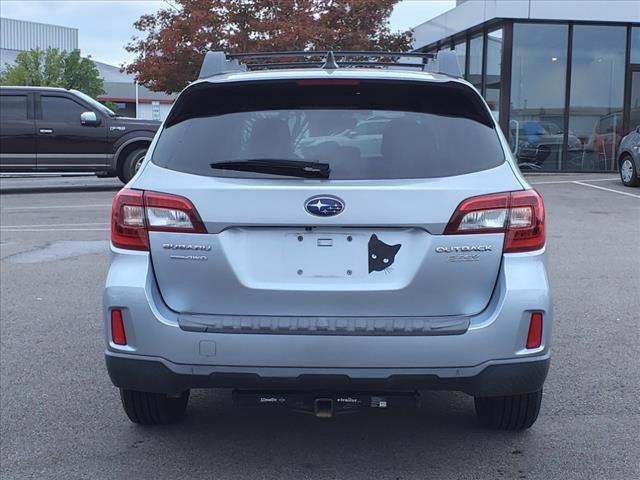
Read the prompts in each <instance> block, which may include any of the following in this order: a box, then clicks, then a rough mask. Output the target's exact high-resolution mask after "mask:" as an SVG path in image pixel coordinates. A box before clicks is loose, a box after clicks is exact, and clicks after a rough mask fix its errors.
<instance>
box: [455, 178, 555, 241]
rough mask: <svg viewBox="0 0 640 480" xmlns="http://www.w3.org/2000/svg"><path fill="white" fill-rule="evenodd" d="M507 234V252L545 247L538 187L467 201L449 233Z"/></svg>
mask: <svg viewBox="0 0 640 480" xmlns="http://www.w3.org/2000/svg"><path fill="white" fill-rule="evenodd" d="M471 233H504V234H505V240H504V252H505V253H513V252H527V251H531V250H538V249H540V248H542V247H543V246H544V242H545V230H544V204H543V203H542V198H541V197H540V195H538V193H537V192H536V191H534V190H521V191H517V192H505V193H497V194H491V195H481V196H479V197H471V198H468V199H466V200H464V201H463V202H462V203H461V204H460V205H459V206H458V208H457V209H456V211H455V212H454V214H453V216H452V217H451V220H450V221H449V224H448V225H447V227H446V228H445V230H444V234H445V235H461V234H462V235H464V234H471Z"/></svg>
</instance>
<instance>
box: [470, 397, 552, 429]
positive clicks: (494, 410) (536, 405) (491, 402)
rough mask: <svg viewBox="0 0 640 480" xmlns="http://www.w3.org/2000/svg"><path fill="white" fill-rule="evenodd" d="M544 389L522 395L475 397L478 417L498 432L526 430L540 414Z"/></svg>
mask: <svg viewBox="0 0 640 480" xmlns="http://www.w3.org/2000/svg"><path fill="white" fill-rule="evenodd" d="M541 401H542V389H540V390H538V391H537V392H533V393H525V394H522V395H505V396H501V397H475V405H476V415H477V416H478V419H479V420H480V422H481V423H482V424H483V425H485V426H487V427H489V428H493V429H496V430H525V429H527V428H529V427H531V425H533V424H534V423H535V421H536V419H537V418H538V413H540V403H541Z"/></svg>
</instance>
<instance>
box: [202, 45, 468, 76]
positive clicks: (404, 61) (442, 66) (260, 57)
mask: <svg viewBox="0 0 640 480" xmlns="http://www.w3.org/2000/svg"><path fill="white" fill-rule="evenodd" d="M247 60H250V62H248V63H242V62H243V61H247ZM368 66H372V67H379V68H389V69H410V68H417V69H419V70H422V71H427V72H432V73H439V74H442V75H447V76H449V77H454V78H461V77H462V73H461V70H460V65H459V63H458V57H457V56H456V54H455V53H454V52H453V51H444V50H443V51H440V52H438V53H437V55H436V54H433V53H424V52H382V51H379V52H372V51H356V50H349V51H335V52H334V51H330V50H328V51H295V52H256V53H225V52H207V54H206V55H205V57H204V61H203V62H202V67H201V68H200V75H199V76H198V78H199V79H200V78H208V77H212V76H214V75H220V74H223V73H231V72H245V71H247V70H272V69H278V68H323V69H325V70H335V69H339V68H347V67H368Z"/></svg>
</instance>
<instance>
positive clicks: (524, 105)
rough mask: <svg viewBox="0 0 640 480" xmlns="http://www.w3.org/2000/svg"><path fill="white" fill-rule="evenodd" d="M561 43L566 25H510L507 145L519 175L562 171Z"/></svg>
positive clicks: (564, 60) (564, 46)
mask: <svg viewBox="0 0 640 480" xmlns="http://www.w3.org/2000/svg"><path fill="white" fill-rule="evenodd" d="M567 44H568V26H567V25H551V24H535V23H516V24H514V25H513V58H512V64H511V107H510V116H509V143H510V145H511V149H512V150H513V152H514V154H515V156H516V159H517V161H518V164H519V165H520V167H521V168H522V169H523V170H557V169H559V168H561V166H562V160H563V158H562V144H563V137H564V135H563V126H564V119H565V84H566V75H567V48H568V46H567ZM487 63H488V58H487ZM573 141H574V139H572V138H571V136H570V139H569V143H572V142H573Z"/></svg>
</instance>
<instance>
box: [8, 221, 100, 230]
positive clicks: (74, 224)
mask: <svg viewBox="0 0 640 480" xmlns="http://www.w3.org/2000/svg"><path fill="white" fill-rule="evenodd" d="M86 225H101V226H102V225H109V222H88V223H47V224H44V225H33V224H31V225H2V226H0V230H5V229H7V228H47V227H83V226H86Z"/></svg>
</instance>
